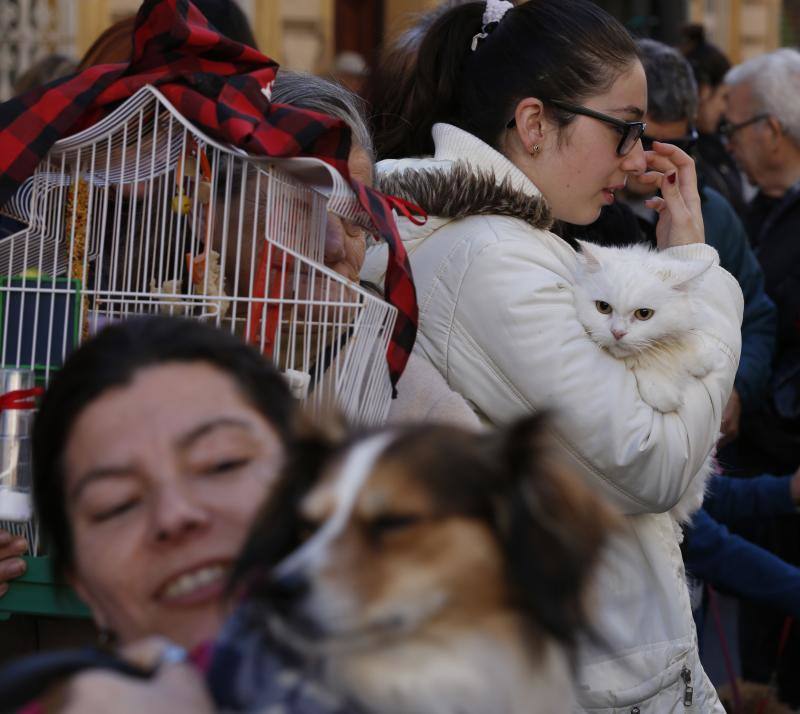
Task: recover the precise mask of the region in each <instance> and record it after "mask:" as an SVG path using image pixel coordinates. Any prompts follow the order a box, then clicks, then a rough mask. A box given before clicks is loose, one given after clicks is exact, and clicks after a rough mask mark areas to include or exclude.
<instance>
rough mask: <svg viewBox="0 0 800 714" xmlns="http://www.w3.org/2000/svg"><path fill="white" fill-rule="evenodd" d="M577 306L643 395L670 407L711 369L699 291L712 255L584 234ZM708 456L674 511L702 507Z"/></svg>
mask: <svg viewBox="0 0 800 714" xmlns="http://www.w3.org/2000/svg"><path fill="white" fill-rule="evenodd" d="M579 243H580V246H581V252H580V253H579V254H578V269H577V273H576V276H575V307H576V310H577V313H578V319H579V320H580V322H581V324H582V325H583V327H584V328H585V329H586V332H587V334H588V335H589V336H590V337H591V338H592V340H593V341H594V342H596V343H597V344H598V345H599V346H600V347H602V348H603V349H604V350H606V351H607V352H608V353H609V354H610V355H612V356H613V357H616V358H617V359H619V360H622V361H623V362H625V364H626V365H627V366H628V368H629V369H630V370H631V371H632V372H633V373H634V375H635V376H636V383H637V385H638V388H639V394H640V395H641V397H642V400H643V401H645V402H646V403H647V404H649V405H650V406H651V407H653V409H656V410H658V411H660V412H664V413H669V412H674V411H676V410H677V409H678V408H679V407H681V406H682V405H683V400H684V394H685V392H686V389H687V387H688V386H689V384H690V382H691V381H692V380H693V379H695V378H698V377H704V376H706V375H707V374H708V373H709V372H710V371H711V369H712V367H713V363H712V361H711V353H710V351H709V350H707V349H704V346H703V341H702V338H701V337H700V335H699V333H698V331H697V327H698V325H697V319H698V307H699V304H698V303H697V302H696V298H695V295H694V293H695V291H694V289H693V288H695V287H696V285H697V283H698V282H699V281H700V280H701V279H702V276H703V274H704V273H705V272H706V271H707V270H708V269H709V268H710V267H711V265H712V263H711V262H709V261H683V260H676V259H673V258H669V257H667V256H665V255H664V254H661V253H658V252H656V251H654V250H651V249H650V248H648V247H646V246H631V247H627V248H606V247H602V246H597V245H593V244H590V243H585V242H583V241H579ZM712 467H713V456H709V458H708V460H707V461H706V463H705V465H704V467H703V469H702V470H701V472H700V473H698V474H697V475H696V476H695V478H694V479H693V480H692V482H691V484H690V486H689V488H688V489H687V491H686V492H685V493H684V495H683V497H682V498H681V500H680V501H679V502H678V503H677V504H676V505H675V506H674V507H673V508H672V510H671V511H670V514H671V515H672V516H673V517H674V518H675V520H676V521H677V522H678V523H681V524H683V523H687V522H688V521H689V520H690V519H691V515H692V514H693V513H694V512H695V511H696V510H697V509H699V508H700V506H702V503H703V495H704V491H705V483H706V479H707V477H708V475H709V474H710V472H711V470H712Z"/></svg>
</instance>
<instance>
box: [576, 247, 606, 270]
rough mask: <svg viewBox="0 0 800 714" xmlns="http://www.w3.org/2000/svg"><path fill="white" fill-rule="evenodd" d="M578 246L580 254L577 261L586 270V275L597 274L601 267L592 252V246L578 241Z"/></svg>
mask: <svg viewBox="0 0 800 714" xmlns="http://www.w3.org/2000/svg"><path fill="white" fill-rule="evenodd" d="M578 245H579V246H580V247H581V252H580V253H578V261H579V262H580V263H581V264H582V265H583V267H584V268H586V272H587V273H597V272H599V271H600V269H601V268H602V267H603V266H602V265H601V264H600V261H599V260H598V259H597V256H596V255H595V254H594V253H593V252H592V244H591V243H587V242H586V241H585V240H579V241H578Z"/></svg>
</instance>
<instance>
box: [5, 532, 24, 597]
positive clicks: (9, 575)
mask: <svg viewBox="0 0 800 714" xmlns="http://www.w3.org/2000/svg"><path fill="white" fill-rule="evenodd" d="M0 535H2V536H3V537H2V540H0V543H3V544H4V545H2V546H0V597H2V596H3V595H5V594H6V593H7V592H8V581H9V580H13V579H14V578H18V577H20V576H21V575H23V574H24V573H25V570H26V569H27V565H26V564H25V561H24V560H23V559H22V558H20V557H19V556H21V555H22V554H23V553H25V552H26V551H27V550H28V544H27V542H26V541H25V539H24V538H14V537H13V536H12V535H11V534H10V533H8V532H6V531H2V533H1V534H0Z"/></svg>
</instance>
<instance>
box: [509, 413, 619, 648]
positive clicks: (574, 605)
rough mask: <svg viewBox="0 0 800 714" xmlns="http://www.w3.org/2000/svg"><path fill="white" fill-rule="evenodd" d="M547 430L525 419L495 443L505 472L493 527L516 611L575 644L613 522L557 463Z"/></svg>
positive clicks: (532, 419) (584, 622)
mask: <svg viewBox="0 0 800 714" xmlns="http://www.w3.org/2000/svg"><path fill="white" fill-rule="evenodd" d="M546 424H547V419H546V418H545V417H541V416H535V417H528V418H525V419H522V420H520V421H518V422H516V423H515V424H513V425H511V426H510V427H508V428H507V429H504V430H501V431H500V432H499V433H498V434H496V435H495V436H494V438H495V439H496V440H498V442H499V443H498V444H497V447H496V448H497V451H496V452H495V453H496V454H497V456H498V458H497V463H498V468H500V469H502V470H503V473H502V474H501V475H499V479H500V480H501V482H503V488H502V489H501V490H500V491H499V492H498V494H497V496H496V497H495V514H496V526H497V530H498V533H499V535H500V539H501V542H502V543H503V546H504V549H505V551H506V557H507V563H508V567H509V576H510V579H511V581H512V584H513V586H514V590H515V593H516V595H517V597H518V598H519V604H520V605H521V606H522V607H524V608H525V609H527V610H528V612H530V613H531V614H532V615H533V617H534V619H535V620H536V621H538V623H539V624H540V625H541V626H543V627H544V628H545V629H546V630H547V631H548V632H550V633H551V634H552V635H553V636H555V637H556V638H558V639H559V640H561V641H562V642H564V643H565V644H567V645H573V644H574V642H575V638H576V636H577V635H578V633H579V631H581V630H585V629H586V628H587V625H588V617H587V611H586V609H587V608H586V604H587V603H586V600H587V598H586V597H585V593H586V589H587V584H588V581H589V577H590V575H591V573H592V571H593V569H594V566H595V565H596V563H597V560H598V558H599V555H600V551H601V549H602V546H603V544H604V543H605V542H606V539H607V537H608V535H609V534H610V532H611V531H612V529H613V528H614V527H615V526H616V525H617V519H616V517H615V516H614V515H613V513H612V511H611V510H610V508H609V507H608V506H606V505H605V503H604V502H603V501H601V499H600V498H599V497H598V496H596V495H594V494H593V493H592V492H591V491H590V490H589V488H588V487H587V486H586V485H585V484H584V483H583V482H582V481H581V480H580V479H579V478H578V477H577V476H576V475H574V474H573V473H572V472H571V471H570V470H569V469H568V468H566V466H565V465H564V464H563V463H562V462H561V460H560V459H559V456H558V452H557V451H556V449H555V446H554V443H553V442H552V441H551V439H550V438H548V435H547V428H546Z"/></svg>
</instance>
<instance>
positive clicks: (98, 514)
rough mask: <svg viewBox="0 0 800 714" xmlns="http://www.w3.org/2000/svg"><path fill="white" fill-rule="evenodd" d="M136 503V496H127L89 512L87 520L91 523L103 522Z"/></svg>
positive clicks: (129, 508)
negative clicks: (117, 501)
mask: <svg viewBox="0 0 800 714" xmlns="http://www.w3.org/2000/svg"><path fill="white" fill-rule="evenodd" d="M138 504H139V499H138V498H128V499H125V500H124V501H120V502H119V503H114V504H113V505H108V506H105V507H101V508H97V509H94V510H93V512H92V513H91V515H90V516H89V520H90V521H91V522H92V523H105V522H106V521H110V520H111V519H113V518H116V517H118V516H121V515H123V514H125V513H128V512H129V511H132V510H133V509H134V508H136V506H137V505H138Z"/></svg>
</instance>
